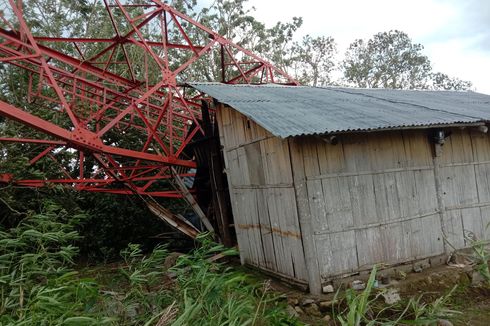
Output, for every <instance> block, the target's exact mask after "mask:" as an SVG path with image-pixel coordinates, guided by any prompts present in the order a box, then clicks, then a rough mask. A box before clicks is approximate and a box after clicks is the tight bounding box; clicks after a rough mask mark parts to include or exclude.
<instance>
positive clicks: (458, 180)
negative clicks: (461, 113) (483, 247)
mask: <svg viewBox="0 0 490 326" xmlns="http://www.w3.org/2000/svg"><path fill="white" fill-rule="evenodd" d="M440 171H441V183H442V198H443V201H444V206H445V211H446V212H445V219H444V224H445V227H446V232H447V236H448V240H449V242H450V244H451V245H452V246H454V247H456V248H463V247H466V246H468V245H469V243H468V241H467V240H468V237H476V238H477V239H490V229H489V228H487V226H488V224H489V223H490V137H489V135H488V134H483V133H481V132H478V131H476V130H471V129H465V130H453V132H452V134H451V135H450V136H449V137H448V138H447V141H446V143H445V144H444V147H443V151H442V155H441V157H440Z"/></svg>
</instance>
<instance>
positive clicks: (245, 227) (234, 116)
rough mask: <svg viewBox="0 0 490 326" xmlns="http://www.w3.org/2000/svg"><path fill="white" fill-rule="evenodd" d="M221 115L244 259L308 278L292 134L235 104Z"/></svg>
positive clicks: (266, 268) (271, 268) (278, 271)
mask: <svg viewBox="0 0 490 326" xmlns="http://www.w3.org/2000/svg"><path fill="white" fill-rule="evenodd" d="M217 120H218V126H219V128H220V140H221V144H222V145H223V147H224V157H225V165H226V170H227V176H228V182H229V185H230V196H231V202H232V210H233V216H234V222H235V230H236V233H237V241H238V246H239V251H240V257H241V259H242V263H247V264H251V265H254V266H257V267H259V268H262V269H264V270H268V271H271V272H274V273H276V274H278V275H281V276H285V277H287V278H292V279H295V280H296V281H299V282H303V283H305V282H307V280H308V274H307V270H306V266H305V260H304V250H303V244H302V239H301V230H300V226H299V219H298V211H297V207H296V196H295V190H294V187H293V177H292V172H291V163H290V155H289V147H288V142H287V140H281V139H279V138H276V137H273V135H272V134H270V133H269V132H267V131H266V130H265V129H263V128H262V127H260V126H258V125H257V124H255V123H254V122H252V121H249V120H248V119H247V118H246V117H245V116H243V115H241V114H240V113H238V112H237V111H235V110H231V109H229V108H224V107H220V108H219V109H218V112H217Z"/></svg>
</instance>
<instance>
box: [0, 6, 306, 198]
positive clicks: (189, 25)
mask: <svg viewBox="0 0 490 326" xmlns="http://www.w3.org/2000/svg"><path fill="white" fill-rule="evenodd" d="M101 2H102V4H103V6H104V7H105V10H106V17H105V18H106V19H107V21H108V22H110V24H111V25H112V29H113V34H112V36H109V37H102V38H101V37H98V38H89V37H80V36H77V35H58V36H54V37H53V36H52V35H43V33H42V32H43V31H36V33H35V34H36V35H34V34H33V33H32V32H31V30H30V29H29V26H27V24H26V22H25V20H24V18H23V15H22V8H21V7H20V3H21V1H20V0H9V3H10V9H11V12H10V13H9V15H8V16H6V15H2V14H1V13H0V19H1V20H2V21H3V23H4V26H7V27H4V28H3V29H2V28H0V63H2V65H11V66H12V67H15V69H23V70H25V72H26V73H27V74H28V75H29V85H28V89H27V90H26V91H27V94H26V98H27V102H29V103H31V102H33V101H35V103H36V105H37V108H36V110H40V111H39V112H49V114H46V115H45V116H46V117H47V116H55V117H57V118H56V119H54V118H53V119H43V118H41V117H40V116H36V115H34V114H33V113H32V112H30V111H28V110H27V109H22V108H23V107H26V108H27V107H30V106H28V105H25V106H22V105H20V104H19V105H18V106H17V107H16V106H14V105H11V104H9V103H6V102H2V101H0V115H2V116H5V117H7V118H8V119H12V120H15V121H18V122H20V123H22V124H24V125H26V126H28V127H31V128H33V129H35V130H38V131H41V132H42V133H44V134H45V135H49V136H51V137H53V138H55V139H49V140H46V139H43V137H42V136H41V137H39V139H31V138H25V137H24V138H22V136H20V137H19V138H9V137H3V138H0V142H12V143H25V144H32V145H40V146H43V145H44V146H45V147H43V148H41V149H39V151H38V153H39V154H37V155H36V156H34V157H33V158H32V159H31V164H34V165H36V164H39V163H38V162H39V160H40V159H41V158H44V157H48V158H50V159H52V160H54V161H55V162H56V164H58V165H59V171H60V173H59V175H57V176H50V177H47V178H48V180H15V176H14V178H10V177H9V178H7V177H4V179H1V180H7V179H8V180H9V182H17V183H18V184H22V185H29V186H34V187H40V186H43V185H46V184H50V183H60V184H65V185H75V187H76V189H78V190H86V191H98V192H111V193H119V194H126V195H130V194H138V195H148V196H162V197H171V198H179V196H180V195H179V194H177V193H175V192H172V191H168V190H165V187H168V183H166V181H168V179H169V178H171V177H172V176H171V175H170V173H169V168H168V167H169V166H177V167H178V166H180V167H181V168H180V170H181V172H182V173H181V175H182V176H191V175H193V174H192V173H189V169H190V168H194V167H195V166H196V164H195V162H193V161H192V160H190V159H188V158H186V155H185V154H184V153H185V149H186V147H187V145H188V144H189V143H190V142H191V141H192V139H193V137H194V136H196V135H197V134H198V133H202V132H203V131H202V128H201V126H200V121H201V113H200V104H199V101H201V100H203V96H202V95H200V94H197V95H196V93H195V92H192V91H191V92H190V95H189V92H187V91H184V89H185V88H183V85H185V79H183V78H182V77H181V76H182V74H183V73H185V72H186V70H188V69H189V68H191V67H192V66H193V65H194V64H195V63H196V62H197V61H198V60H201V61H202V60H203V58H205V56H206V55H207V54H209V53H210V52H212V51H216V52H217V53H216V55H215V56H214V57H215V58H220V59H221V62H219V63H218V65H219V67H221V69H222V79H223V80H222V81H223V82H228V83H238V82H242V83H249V82H257V81H258V80H260V82H279V81H282V82H283V83H287V84H297V82H296V81H295V80H294V79H293V78H291V77H290V76H288V75H287V74H285V73H284V72H282V71H280V70H279V69H277V68H275V67H274V66H273V65H272V64H271V63H269V62H267V61H266V60H264V59H262V58H260V57H258V56H256V55H255V54H253V53H252V52H250V51H248V50H246V49H243V48H241V47H240V46H238V45H237V44H234V43H233V42H231V41H230V40H227V39H225V38H224V37H222V36H221V35H219V34H218V33H216V32H214V31H212V30H211V29H209V28H208V27H206V26H204V25H202V24H200V23H199V22H197V21H195V20H193V19H192V18H190V17H188V16H186V15H184V14H182V13H180V12H178V11H177V10H175V9H174V8H172V7H171V6H169V5H167V4H165V3H163V2H162V1H159V0H153V1H151V0H148V1H146V3H144V2H143V3H141V4H124V3H123V1H120V0H101ZM131 8H146V9H147V10H144V11H143V12H142V11H140V12H139V13H137V14H136V15H135V16H132V13H134V10H132V9H131ZM116 11H117V14H116ZM116 17H117V19H121V20H122V22H121V24H120V23H119V22H117V21H116V20H115V19H116ZM120 26H127V29H126V30H125V31H122V28H121V27H120ZM147 26H150V28H152V29H153V32H152V33H153V34H156V35H157V37H156V38H155V37H153V38H152V39H147V38H146V37H145V35H146V34H145V32H146V31H145V30H144V29H145V28H146V27H147ZM5 28H10V30H7V29H5ZM120 29H121V30H120ZM196 32H197V33H200V35H201V36H204V37H200V38H197V39H200V40H199V41H196V39H194V38H192V37H191V35H193V33H196ZM158 33H160V35H158ZM171 33H172V34H171ZM60 43H63V51H61V50H59V49H60V47H59V44H60ZM84 45H89V46H92V45H99V48H100V50H98V51H97V52H96V53H91V54H88V53H87V52H86V51H85V49H86V47H85V46H84ZM70 46H72V52H70V50H68V49H69V47H70ZM130 48H131V49H132V50H133V51H132V52H130V51H129V49H130ZM220 50H221V56H220V52H219V51H220ZM135 51H139V52H138V53H139V55H138V56H136V58H137V59H136V58H133V57H131V55H130V53H134V52H135ZM173 53H179V54H178V55H179V56H180V58H186V59H185V61H182V62H181V63H180V64H177V65H176V64H175V61H174V60H172V59H173V58H171V57H170V54H173ZM133 60H138V61H137V62H134V61H133ZM208 63H209V64H210V65H214V64H216V63H215V61H214V59H212V60H209V61H208ZM150 70H153V71H150ZM260 74H262V75H261V76H260V77H259V75H260ZM154 76H158V78H154ZM178 83H182V84H183V85H179V84H178ZM53 111H54V114H53ZM43 116H44V115H43ZM59 117H61V118H64V119H58V118H59ZM66 118H68V120H69V121H70V122H71V126H69V127H67V126H66V124H61V123H60V122H59V121H58V120H62V121H67V119H66ZM191 124H192V125H193V128H192V129H191V128H190V126H191ZM128 135H130V136H131V137H133V138H132V139H133V141H134V139H135V137H139V139H138V140H139V142H138V141H137V142H136V143H138V145H137V146H134V147H136V148H122V147H123V146H121V145H118V144H119V143H120V141H123V140H125V139H126V137H127V136H128ZM0 136H1V135H0ZM44 138H45V136H44ZM60 150H61V151H64V154H67V155H66V157H71V158H70V159H69V160H70V162H69V164H67V165H66V166H63V160H61V159H57V158H56V157H55V156H57V155H58V154H57V153H59V152H60ZM76 151H78V153H74V152H76ZM60 157H65V156H60ZM94 162H95V163H94ZM89 164H92V166H90V165H89ZM37 166H40V165H37ZM74 166H75V167H78V170H77V169H74V168H73V167H74ZM60 176H61V178H59V177H60ZM2 182H5V181H2ZM159 188H160V189H159Z"/></svg>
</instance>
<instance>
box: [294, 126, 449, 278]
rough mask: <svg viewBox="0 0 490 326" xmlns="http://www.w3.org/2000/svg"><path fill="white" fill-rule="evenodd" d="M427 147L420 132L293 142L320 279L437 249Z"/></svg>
mask: <svg viewBox="0 0 490 326" xmlns="http://www.w3.org/2000/svg"><path fill="white" fill-rule="evenodd" d="M430 146H431V145H430V144H429V143H428V140H427V136H426V135H425V133H424V132H384V133H372V134H364V135H343V136H342V139H341V141H340V143H339V144H337V145H331V144H329V143H326V142H324V141H322V140H321V139H318V138H314V137H305V138H296V139H293V140H291V148H292V149H291V153H292V154H293V159H292V162H293V171H295V172H296V171H297V170H301V169H304V178H303V179H302V180H295V183H296V187H297V188H298V187H300V186H301V184H300V183H302V184H303V185H304V186H305V188H306V193H307V194H306V195H307V198H308V199H307V202H308V206H309V211H308V210H306V211H304V212H302V213H301V214H302V215H303V214H308V215H306V216H301V220H310V223H311V224H312V227H311V229H312V230H313V238H314V247H315V249H316V253H315V256H316V257H317V259H318V268H319V274H320V277H321V281H326V280H328V279H330V278H332V277H334V276H339V275H342V274H349V273H352V272H357V271H359V270H363V269H368V268H370V267H371V266H372V265H373V264H376V263H388V264H395V263H400V262H405V261H409V260H414V259H421V258H425V257H430V256H435V255H438V254H440V253H441V252H443V235H442V231H441V224H440V215H439V208H438V203H437V198H436V190H435V183H434V171H433V159H432V151H431V147H430ZM295 156H297V157H295ZM301 160H302V162H301ZM298 162H301V165H300V164H297V163H298Z"/></svg>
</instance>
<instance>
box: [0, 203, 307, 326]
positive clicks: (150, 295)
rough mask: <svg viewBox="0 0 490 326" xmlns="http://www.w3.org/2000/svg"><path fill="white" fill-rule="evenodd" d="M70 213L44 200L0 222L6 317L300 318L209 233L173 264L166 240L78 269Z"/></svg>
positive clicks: (0, 291)
mask: <svg viewBox="0 0 490 326" xmlns="http://www.w3.org/2000/svg"><path fill="white" fill-rule="evenodd" d="M66 214H67V212H66V211H65V210H63V209H62V208H60V207H59V206H57V205H54V204H52V203H46V204H45V205H44V207H43V208H42V212H41V213H40V214H30V215H28V216H27V217H25V218H24V219H22V221H21V222H20V223H19V224H18V225H17V226H15V227H13V228H9V229H5V228H1V227H0V325H104V324H108V325H158V326H162V325H213V326H214V325H297V324H298V322H297V321H295V320H293V319H291V318H290V317H288V315H287V313H286V311H285V309H284V306H283V305H281V304H278V303H277V302H278V300H276V297H275V296H274V295H272V293H271V291H270V289H269V287H268V285H267V284H262V283H257V282H256V281H255V280H252V279H250V277H249V276H248V275H247V274H245V273H243V272H239V271H236V270H234V269H232V268H230V267H227V266H226V265H224V264H220V263H216V262H212V261H211V260H209V258H210V257H211V256H213V255H215V254H222V255H224V256H232V255H236V251H235V250H233V249H226V248H224V247H223V246H221V245H217V244H215V243H213V242H212V241H211V240H210V238H209V237H208V236H206V235H203V236H201V237H199V239H198V241H199V242H200V245H199V248H198V249H196V250H195V251H193V252H192V253H190V254H188V255H183V256H181V257H180V258H179V259H178V261H177V264H176V266H174V267H173V268H172V269H171V270H165V268H164V267H163V266H164V261H165V259H166V257H167V256H168V251H167V250H166V248H165V247H164V246H159V247H156V248H155V249H154V250H153V251H152V252H151V253H148V254H145V253H144V252H143V251H142V249H141V248H140V246H138V245H130V246H129V247H128V248H127V249H125V250H123V251H122V252H121V257H122V263H121V264H120V267H117V268H115V269H114V268H108V269H104V268H96V269H95V270H93V271H90V270H88V271H87V270H85V271H83V273H79V272H78V271H77V270H76V269H75V261H76V258H77V254H78V248H76V247H75V246H74V243H76V241H78V240H80V239H79V236H78V234H77V232H76V231H75V229H74V225H72V224H70V223H68V221H73V220H77V218H75V219H74V218H67V216H66ZM80 218H82V217H80ZM86 274H90V275H94V277H84V276H83V275H86ZM170 276H172V277H170Z"/></svg>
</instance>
